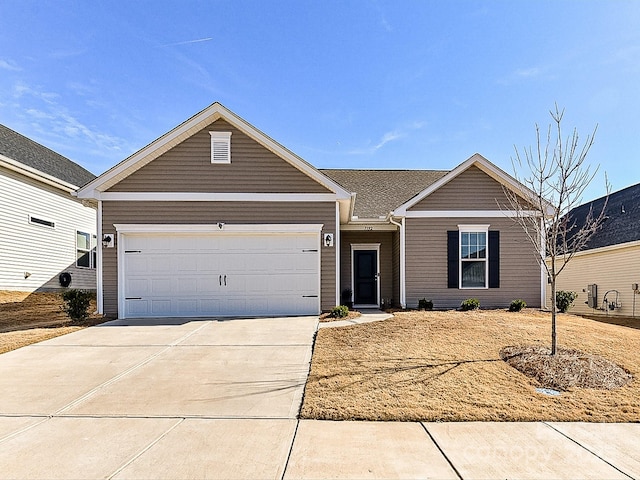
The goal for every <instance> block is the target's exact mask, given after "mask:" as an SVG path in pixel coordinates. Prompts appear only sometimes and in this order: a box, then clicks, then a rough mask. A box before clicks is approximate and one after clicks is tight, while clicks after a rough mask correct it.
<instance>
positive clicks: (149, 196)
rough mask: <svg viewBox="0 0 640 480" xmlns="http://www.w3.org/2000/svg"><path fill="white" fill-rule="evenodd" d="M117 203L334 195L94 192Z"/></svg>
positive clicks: (323, 198)
mask: <svg viewBox="0 0 640 480" xmlns="http://www.w3.org/2000/svg"><path fill="white" fill-rule="evenodd" d="M96 196H97V198H98V200H109V201H119V202H143V201H147V202H165V201H166V202H335V201H336V195H335V194H334V193H206V192H102V193H100V192H96Z"/></svg>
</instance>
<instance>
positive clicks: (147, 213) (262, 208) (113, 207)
mask: <svg viewBox="0 0 640 480" xmlns="http://www.w3.org/2000/svg"><path fill="white" fill-rule="evenodd" d="M102 206H103V215H102V225H103V232H104V233H115V232H116V230H115V227H114V224H117V223H124V224H214V223H217V222H225V223H226V224H228V225H231V224H263V223H264V224H268V223H272V224H278V223H301V224H323V225H324V227H323V233H324V232H327V233H335V232H336V213H335V212H336V205H335V203H333V202H318V203H298V202H107V201H105V202H103V203H102ZM320 254H321V265H320V269H321V293H320V295H321V297H322V298H321V308H322V309H323V310H329V309H330V308H332V307H333V306H335V301H336V291H335V280H336V254H335V247H324V246H323V247H322V249H321V253H320ZM117 270H118V268H117V246H116V248H106V249H103V287H104V313H105V314H106V315H108V316H116V315H117V312H118V271H117Z"/></svg>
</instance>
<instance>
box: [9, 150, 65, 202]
mask: <svg viewBox="0 0 640 480" xmlns="http://www.w3.org/2000/svg"><path fill="white" fill-rule="evenodd" d="M0 166H2V167H5V168H7V169H8V170H12V171H14V172H17V173H20V174H22V175H24V176H26V177H29V178H33V179H34V180H38V181H39V182H42V183H46V184H47V185H51V186H52V187H56V188H58V189H60V190H62V191H64V192H67V193H72V192H74V191H75V190H77V188H78V186H77V185H72V184H71V183H67V182H65V181H64V180H60V179H59V178H56V177H54V176H53V175H49V174H47V173H44V172H41V171H40V170H37V169H35V168H33V167H30V166H28V165H25V164H23V163H20V162H17V161H15V160H13V159H11V158H9V157H6V156H4V155H2V154H0Z"/></svg>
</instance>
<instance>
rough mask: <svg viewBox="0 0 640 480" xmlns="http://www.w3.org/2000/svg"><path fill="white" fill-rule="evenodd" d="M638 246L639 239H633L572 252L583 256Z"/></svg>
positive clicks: (558, 257)
mask: <svg viewBox="0 0 640 480" xmlns="http://www.w3.org/2000/svg"><path fill="white" fill-rule="evenodd" d="M637 247H640V240H634V241H632V242H626V243H618V244H616V245H607V246H605V247H598V248H591V249H589V250H582V251H581V252H577V253H575V254H574V258H575V257H584V256H587V255H598V254H601V253H607V252H612V251H615V250H623V249H625V248H637ZM556 258H557V259H558V260H562V258H561V255H558V256H557V257H556ZM546 261H547V262H549V257H547V258H546Z"/></svg>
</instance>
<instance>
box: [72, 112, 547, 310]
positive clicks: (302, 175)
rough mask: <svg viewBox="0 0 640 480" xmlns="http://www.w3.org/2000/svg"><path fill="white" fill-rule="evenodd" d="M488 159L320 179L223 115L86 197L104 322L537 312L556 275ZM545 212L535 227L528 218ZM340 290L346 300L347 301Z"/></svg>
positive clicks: (322, 174)
mask: <svg viewBox="0 0 640 480" xmlns="http://www.w3.org/2000/svg"><path fill="white" fill-rule="evenodd" d="M505 188H506V189H510V190H514V191H516V192H518V191H522V189H523V188H524V187H523V186H522V185H521V184H519V183H517V182H516V181H515V180H514V179H513V178H512V177H510V176H509V175H507V174H506V173H505V172H503V171H502V170H500V169H499V168H497V167H496V166H495V165H493V164H492V163H491V162H489V161H488V160H487V159H485V158H483V157H482V156H481V155H478V154H475V155H473V156H472V157H471V158H469V159H468V160H466V161H464V162H462V163H461V164H460V165H458V166H457V167H456V168H454V169H453V170H451V171H409V170H333V169H330V170H319V169H317V168H315V167H314V166H312V165H310V164H309V163H307V162H306V161H304V160H303V159H302V158H300V157H298V156H297V155H295V154H294V153H292V152H291V151H289V150H287V149H286V148H285V147H283V146H282V145H280V144H279V143H277V142H276V141H274V140H273V139H271V138H269V137H268V136H267V135H265V134H264V133H262V132H261V131H260V130H258V129H256V128H255V127H254V126H252V125H250V124H249V123H248V122H246V121H245V120H243V119H242V118H240V117H239V116H237V115H236V114H234V113H233V112H231V111H230V110H228V109H227V108H225V107H224V106H222V105H221V104H219V103H214V104H213V105H211V106H209V107H208V108H206V109H205V110H203V111H201V112H200V113H198V114H196V115H195V116H193V117H191V118H190V119H188V120H187V121H185V122H184V123H182V124H181V125H179V126H178V127H176V128H174V129H173V130H171V131H170V132H168V133H166V134H165V135H163V136H162V137H160V138H158V139H157V140H155V141H153V142H152V143H150V144H149V145H148V146H146V147H144V148H143V149H141V150H140V151H138V152H136V153H134V154H133V155H131V156H130V157H129V158H127V159H125V160H124V161H122V162H121V163H119V164H118V165H116V166H114V167H113V168H111V169H110V170H108V171H106V172H105V173H104V174H102V175H100V176H99V177H98V178H96V179H95V180H93V181H92V182H90V183H88V184H87V185H85V186H84V187H82V188H81V189H79V190H78V192H77V195H78V197H79V198H81V199H85V200H92V201H96V202H97V204H98V229H99V235H98V236H99V238H100V240H101V241H100V244H101V246H102V248H99V249H98V259H97V260H98V270H99V272H98V300H99V308H100V311H101V312H103V313H104V314H106V315H107V316H119V317H146V316H152V317H163V316H192V317H197V316H238V315H243V316H246V315H316V314H318V313H320V312H321V311H326V310H329V309H331V308H332V307H333V306H335V305H338V304H340V303H341V302H342V301H343V294H348V295H349V296H351V300H352V301H353V303H354V305H355V306H356V307H379V306H381V305H382V304H384V305H388V304H393V305H399V306H403V307H416V306H417V304H418V300H419V299H421V298H428V299H431V300H432V301H433V302H434V306H435V308H456V307H458V306H459V305H460V302H461V301H462V300H464V299H466V298H470V297H476V298H478V299H480V301H481V304H482V306H483V307H505V306H508V305H509V303H510V302H511V301H512V300H514V299H516V298H522V299H524V300H525V301H526V302H527V304H529V305H531V306H533V307H536V306H540V305H541V303H542V299H543V298H544V287H545V282H544V281H543V280H546V277H545V276H544V275H543V273H542V270H541V266H540V264H539V262H538V261H537V256H536V254H535V252H534V251H533V249H532V247H531V246H530V245H529V243H528V242H527V239H526V237H525V235H524V233H523V232H522V231H521V229H520V227H519V226H518V225H517V224H515V223H514V222H513V221H512V218H509V217H511V216H513V212H511V211H509V210H508V209H507V208H505V207H504V205H507V202H506V200H505V193H504V192H505V191H504V189H505ZM534 214H535V213H534ZM345 290H346V292H345Z"/></svg>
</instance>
